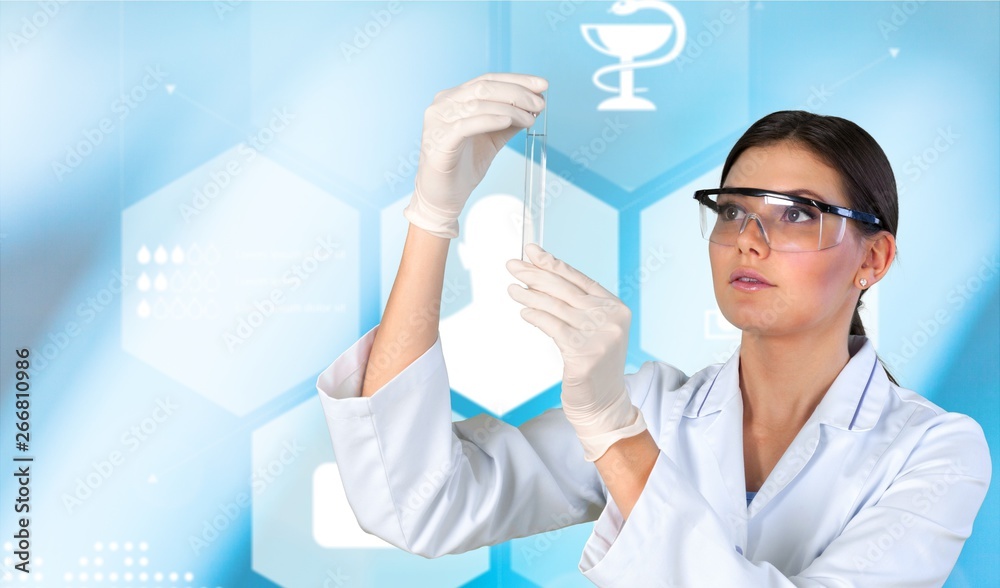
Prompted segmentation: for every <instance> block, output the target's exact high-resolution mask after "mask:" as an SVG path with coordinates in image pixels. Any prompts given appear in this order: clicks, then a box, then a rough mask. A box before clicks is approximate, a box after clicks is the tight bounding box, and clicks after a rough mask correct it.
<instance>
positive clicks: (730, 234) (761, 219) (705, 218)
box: [699, 193, 847, 251]
mask: <svg viewBox="0 0 1000 588" xmlns="http://www.w3.org/2000/svg"><path fill="white" fill-rule="evenodd" d="M699 208H700V209H701V235H702V237H704V238H705V239H708V240H709V241H711V242H712V243H716V244H719V245H730V246H731V245H735V244H736V241H737V239H738V238H739V236H740V234H742V233H744V232H746V231H753V232H754V236H755V237H759V238H760V239H761V240H764V241H765V242H767V244H768V245H769V246H770V248H771V249H773V250H775V251H818V250H820V249H826V248H828V247H833V246H834V245H837V244H838V243H840V241H841V240H842V239H843V237H844V231H845V229H846V222H847V219H846V218H844V217H842V216H838V215H835V214H829V213H824V212H820V210H819V209H818V208H816V207H815V206H812V205H810V204H804V203H800V202H795V201H794V200H790V199H788V198H783V197H781V196H779V195H766V196H746V195H743V194H726V193H723V194H718V195H712V196H709V197H708V199H707V200H706V201H705V202H703V203H702V205H701V206H699Z"/></svg>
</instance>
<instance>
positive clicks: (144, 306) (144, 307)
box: [135, 298, 153, 318]
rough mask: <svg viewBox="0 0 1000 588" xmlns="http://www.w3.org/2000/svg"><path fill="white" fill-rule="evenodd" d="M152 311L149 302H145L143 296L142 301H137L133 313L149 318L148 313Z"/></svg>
mask: <svg viewBox="0 0 1000 588" xmlns="http://www.w3.org/2000/svg"><path fill="white" fill-rule="evenodd" d="M152 312H153V309H152V308H150V306H149V303H148V302H146V299H145V298H143V299H142V302H140V303H139V307H138V308H136V309H135V314H136V315H138V316H139V318H149V315H150V314H151V313H152Z"/></svg>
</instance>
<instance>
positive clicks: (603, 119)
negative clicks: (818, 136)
mask: <svg viewBox="0 0 1000 588" xmlns="http://www.w3.org/2000/svg"><path fill="white" fill-rule="evenodd" d="M617 4H618V5H620V4H621V3H617ZM625 4H626V6H627V5H628V4H629V3H625ZM639 4H640V3H635V5H639ZM613 5H616V3H613V2H563V3H548V2H517V3H514V4H512V5H511V8H510V11H511V16H510V23H511V38H515V39H531V40H532V42H528V43H513V44H512V46H511V60H510V61H511V69H512V70H513V71H524V72H531V73H534V74H537V75H541V76H544V77H545V78H547V79H548V80H549V91H548V104H549V113H548V128H549V133H548V141H549V145H550V146H551V147H553V148H555V149H557V150H559V151H560V152H562V153H564V154H566V155H567V156H568V157H569V158H570V159H571V160H572V161H573V162H574V163H576V164H577V165H579V166H581V167H582V168H586V169H588V170H591V171H593V172H596V173H597V174H599V175H601V176H603V177H605V178H607V179H609V180H610V181H612V182H614V183H615V184H617V185H619V186H621V187H623V188H625V189H626V190H628V191H632V190H635V189H636V188H638V187H639V186H642V185H645V184H647V183H649V182H650V181H651V180H653V179H654V178H655V177H657V176H659V175H660V174H663V173H664V172H665V171H666V170H669V169H670V168H672V167H674V166H676V165H677V164H678V163H680V162H682V161H686V160H687V159H688V158H690V157H691V156H692V155H693V154H696V153H699V152H701V151H703V150H704V149H706V148H707V147H709V146H711V145H712V144H714V143H716V142H717V141H719V140H720V139H721V138H723V137H726V136H728V135H729V134H730V133H732V132H733V130H734V129H736V128H740V127H744V126H746V124H747V122H748V118H749V60H748V58H747V56H748V55H749V22H750V10H752V9H751V8H750V3H749V2H747V3H736V4H734V3H725V2H721V3H711V2H704V3H703V2H685V3H683V4H677V5H676V6H675V7H674V6H671V5H670V4H669V3H667V2H644V3H641V5H642V6H641V8H639V9H638V10H637V11H635V12H633V13H632V14H615V13H614V12H612V11H611V10H610V9H611V8H612V6H613ZM674 9H675V10H676V12H673V10H674ZM675 14H677V15H679V16H680V18H679V19H678V18H675V17H674V15H675ZM679 21H682V22H684V24H685V31H686V35H685V40H684V43H683V44H682V45H680V49H679V50H678V51H679V52H678V53H676V56H674V57H672V56H671V54H672V53H674V52H675V48H676V47H677V46H678V43H679V42H680V41H681V39H680V35H679V30H680V29H679ZM588 39H589V41H588ZM608 43H612V44H616V47H615V48H614V51H612V49H611V48H610V47H609V46H608ZM621 44H624V46H621ZM637 51H643V52H645V53H646V54H636V55H635V57H634V60H633V62H632V66H631V67H626V66H625V65H623V59H622V58H621V57H618V56H616V55H625V54H628V53H629V52H637ZM629 87H631V88H632V90H631V91H629V90H628V88H629ZM626 95H630V96H634V100H635V101H639V102H643V101H644V102H646V103H647V107H648V106H652V108H654V109H653V110H636V109H631V107H629V106H627V105H622V104H619V105H611V107H610V108H608V109H605V110H602V109H601V108H602V107H604V106H606V105H607V101H608V100H609V99H612V98H623V97H625V96H626ZM626 102H628V101H627V100H626ZM699 112H711V113H712V116H710V117H704V116H692V113H699ZM653 161H655V162H656V163H655V165H651V162H653Z"/></svg>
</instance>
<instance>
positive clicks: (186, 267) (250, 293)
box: [122, 143, 359, 415]
mask: <svg viewBox="0 0 1000 588" xmlns="http://www.w3.org/2000/svg"><path fill="white" fill-rule="evenodd" d="M357 224H358V215H357V213H356V212H355V211H354V210H352V209H351V208H349V207H348V206H347V205H345V204H343V203H341V202H338V201H337V200H336V199H335V198H333V197H332V196H330V194H328V193H327V192H325V191H323V190H322V189H320V188H319V187H317V186H315V185H313V184H311V183H309V182H307V181H305V180H304V179H302V178H301V177H299V176H297V175H295V174H294V173H292V172H290V171H288V170H287V169H285V168H284V167H282V166H280V165H278V164H276V163H274V162H273V161H272V160H270V159H268V158H267V157H266V156H264V155H262V154H261V153H259V152H257V151H256V150H255V149H254V148H253V147H250V146H248V145H247V144H243V143H241V144H239V145H237V146H234V147H233V148H231V149H229V150H227V151H225V152H223V153H221V154H219V155H218V156H217V157H215V158H213V159H212V160H210V161H208V162H206V163H205V164H204V165H202V166H200V167H199V168H197V169H195V170H192V171H191V172H189V173H188V174H186V175H184V176H183V177H181V178H178V179H177V180H175V181H174V182H172V183H170V184H169V185H167V186H165V187H163V188H162V189H160V190H158V191H157V192H155V193H153V194H151V195H149V196H148V197H146V198H145V199H143V200H142V201H140V202H138V203H136V204H134V205H132V206H130V207H128V208H127V209H125V211H124V212H123V213H122V272H123V275H125V276H126V277H128V278H129V283H128V284H127V285H126V288H125V291H124V292H123V293H122V346H123V348H124V349H125V351H127V352H129V353H131V354H132V355H134V356H135V357H137V358H139V359H141V360H142V361H144V362H146V363H147V364H149V365H151V366H152V367H154V368H156V369H157V370H159V371H161V372H163V373H164V374H166V375H168V376H170V377H172V378H173V379H175V380H177V381H178V382H180V383H182V384H184V385H186V386H188V387H190V388H191V389H193V390H195V391H196V392H198V393H199V394H201V395H203V396H205V397H206V398H209V399H210V400H212V401H214V402H216V403H217V404H219V405H221V406H222V407H224V408H226V409H227V410H229V411H231V412H233V413H235V414H237V415H244V414H246V413H248V412H249V411H251V410H253V409H255V408H257V407H259V406H260V405H261V404H263V403H265V402H267V401H269V400H271V399H273V398H275V397H276V396H277V395H278V394H280V393H281V392H283V391H285V390H287V389H288V388H290V387H291V386H293V385H294V384H296V383H298V382H301V381H302V380H303V379H304V378H306V377H307V376H309V375H311V374H314V373H316V371H317V370H318V369H319V368H320V367H322V366H323V365H325V363H326V362H328V361H329V354H330V350H331V349H338V348H346V347H348V346H349V345H350V344H351V342H352V341H353V338H354V335H355V333H356V331H357V328H358V326H357V323H358V319H357V316H358V272H359V269H358V267H359V264H358V258H357V250H358V239H359V237H358V228H357ZM290 342H299V343H300V344H289V343H290ZM266 365H272V366H280V369H270V368H268V369H261V368H262V366H266Z"/></svg>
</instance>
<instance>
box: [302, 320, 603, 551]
mask: <svg viewBox="0 0 1000 588" xmlns="http://www.w3.org/2000/svg"><path fill="white" fill-rule="evenodd" d="M377 329H378V327H377V326H376V327H375V328H373V329H372V330H371V331H369V332H368V333H367V334H366V335H365V336H364V337H362V338H361V339H360V340H359V341H358V342H357V343H355V344H354V345H353V346H352V347H351V348H350V349H348V350H347V351H346V352H344V353H343V354H342V355H341V356H340V357H339V358H337V359H336V360H335V361H334V362H333V364H331V365H330V366H329V367H328V368H327V369H326V370H324V371H323V372H322V373H321V374H320V376H319V379H318V380H317V384H316V385H317V389H318V391H319V396H320V400H321V403H322V406H323V411H324V414H325V417H326V422H327V425H328V427H329V430H330V437H331V440H332V441H333V448H334V453H335V455H336V458H337V463H338V467H339V471H340V475H341V478H342V481H343V484H344V488H345V492H346V495H347V500H348V502H349V503H350V505H351V508H352V509H353V510H354V513H355V516H356V517H357V519H358V523H359V524H360V526H361V528H362V529H364V530H365V531H366V532H368V533H371V534H373V535H377V536H379V537H381V538H382V539H384V540H386V541H387V542H389V543H391V544H393V545H395V546H397V547H399V548H401V549H404V550H406V551H409V552H412V553H416V554H419V555H422V556H424V557H437V556H440V555H443V554H448V553H461V552H465V551H468V550H471V549H475V548H477V547H481V546H483V545H493V544H496V543H500V542H503V541H506V540H508V539H512V538H515V537H522V536H526V535H531V534H535V533H539V532H543V531H548V530H554V529H557V528H561V527H565V526H568V525H572V524H577V523H582V522H587V521H593V520H594V519H596V518H597V516H598V515H599V514H600V512H601V510H602V509H603V507H604V505H605V501H606V493H605V492H606V491H605V490H604V487H603V485H602V482H601V478H600V476H599V475H598V473H597V469H596V467H595V466H594V465H593V464H592V463H590V462H587V461H586V460H585V459H584V457H583V448H582V446H581V445H580V442H579V440H578V439H577V437H576V435H575V433H574V431H573V428H572V426H571V425H570V424H569V422H568V421H567V420H566V418H565V416H564V415H563V413H562V410H560V409H552V410H548V411H546V412H544V413H542V414H541V415H539V416H537V417H535V418H534V419H531V420H530V421H528V422H526V423H524V424H523V425H521V426H520V427H514V426H512V425H509V424H507V423H504V422H503V421H500V420H498V419H495V418H492V417H490V416H487V415H479V416H476V417H474V418H471V419H467V420H464V421H459V422H455V423H453V422H452V418H451V397H450V387H449V384H448V377H447V371H446V368H445V362H444V357H443V355H442V351H441V342H440V339H438V340H437V341H435V343H434V344H433V345H432V346H431V348H430V349H428V350H427V351H426V352H425V353H424V354H423V355H421V356H420V357H418V358H417V359H416V360H414V361H413V362H412V363H411V364H410V365H409V366H407V367H406V368H405V369H404V370H403V371H402V372H400V373H399V374H398V375H397V376H396V377H395V378H393V379H392V380H391V381H389V382H388V383H386V384H385V385H384V386H383V387H382V388H380V389H379V390H378V391H377V392H376V393H375V394H373V395H372V396H371V397H367V398H365V397H361V386H362V383H363V381H364V372H365V368H366V366H367V362H368V357H369V353H370V351H371V346H372V343H373V340H374V337H375V333H376V332H377Z"/></svg>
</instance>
